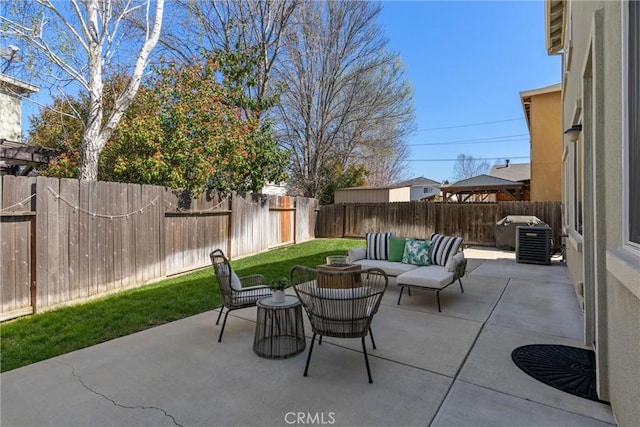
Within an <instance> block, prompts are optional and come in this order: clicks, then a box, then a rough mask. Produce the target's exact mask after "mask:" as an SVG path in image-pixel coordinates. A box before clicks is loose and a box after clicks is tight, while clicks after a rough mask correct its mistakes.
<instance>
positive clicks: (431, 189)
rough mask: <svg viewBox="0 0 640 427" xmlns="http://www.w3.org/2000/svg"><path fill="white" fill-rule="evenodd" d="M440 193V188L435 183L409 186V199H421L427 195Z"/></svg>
mask: <svg viewBox="0 0 640 427" xmlns="http://www.w3.org/2000/svg"><path fill="white" fill-rule="evenodd" d="M438 195H440V188H439V187H438V186H437V185H432V186H419V185H416V186H413V187H411V195H410V200H422V199H425V198H428V197H433V196H438Z"/></svg>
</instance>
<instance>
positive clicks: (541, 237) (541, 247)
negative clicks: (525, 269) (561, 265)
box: [516, 226, 551, 265]
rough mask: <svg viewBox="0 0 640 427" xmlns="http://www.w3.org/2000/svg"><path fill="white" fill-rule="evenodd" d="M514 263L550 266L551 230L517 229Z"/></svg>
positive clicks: (547, 228) (522, 227) (540, 228)
mask: <svg viewBox="0 0 640 427" xmlns="http://www.w3.org/2000/svg"><path fill="white" fill-rule="evenodd" d="M516 262H519V263H525V264H546V265H549V264H551V228H549V227H526V226H520V227H517V231H516Z"/></svg>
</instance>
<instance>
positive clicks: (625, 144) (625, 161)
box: [621, 1, 640, 255]
mask: <svg viewBox="0 0 640 427" xmlns="http://www.w3.org/2000/svg"><path fill="white" fill-rule="evenodd" d="M621 9H622V97H621V98H622V246H623V248H624V249H626V250H628V251H630V252H632V253H633V254H635V255H640V244H639V243H636V242H632V241H630V240H629V213H630V212H629V210H630V206H629V197H630V196H629V184H630V183H629V158H630V156H628V155H627V153H629V148H630V147H629V144H630V142H629V84H628V82H629V2H628V1H625V2H624V3H623V4H622V7H621ZM638 25H640V23H638Z"/></svg>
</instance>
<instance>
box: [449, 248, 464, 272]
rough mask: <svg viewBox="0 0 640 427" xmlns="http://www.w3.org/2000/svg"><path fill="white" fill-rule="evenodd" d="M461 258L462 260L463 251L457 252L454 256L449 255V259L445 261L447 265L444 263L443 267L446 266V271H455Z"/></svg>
mask: <svg viewBox="0 0 640 427" xmlns="http://www.w3.org/2000/svg"><path fill="white" fill-rule="evenodd" d="M463 260H464V252H458V253H457V254H455V255H454V256H452V257H449V260H448V261H447V265H445V267H444V268H446V269H447V271H449V272H454V271H456V268H457V267H458V264H460V263H461V262H462V261H463Z"/></svg>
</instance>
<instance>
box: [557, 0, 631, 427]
mask: <svg viewBox="0 0 640 427" xmlns="http://www.w3.org/2000/svg"><path fill="white" fill-rule="evenodd" d="M545 6H546V7H547V34H546V35H547V41H548V46H552V47H548V50H549V52H550V53H552V54H556V53H562V52H564V53H562V54H563V102H562V120H563V122H562V124H563V129H567V128H569V127H571V126H572V125H576V124H582V132H581V135H580V138H579V140H578V141H577V142H571V141H569V138H568V137H567V136H565V137H564V141H563V177H564V183H563V203H564V215H565V220H564V222H565V225H564V228H565V231H566V233H567V234H568V235H569V237H568V239H567V265H568V268H569V271H570V272H571V277H572V280H573V282H574V285H575V288H576V293H577V294H578V295H579V297H580V298H581V299H582V301H583V305H584V315H585V344H586V345H588V346H591V347H592V348H593V349H594V351H595V353H596V364H597V370H596V371H597V378H598V393H599V396H600V398H601V399H603V400H608V401H610V402H611V406H612V409H613V412H614V415H615V417H616V420H617V422H618V424H619V425H620V426H635V425H638V420H640V279H639V277H640V245H635V244H632V243H629V241H628V240H629V239H628V237H629V236H628V233H627V231H626V226H625V223H626V220H627V217H626V215H627V214H626V212H628V211H629V210H628V203H629V201H628V197H629V196H628V192H627V189H628V188H629V183H628V181H627V178H626V176H625V174H626V173H627V171H626V169H625V167H624V162H625V161H626V160H625V159H628V157H629V155H628V152H627V151H626V149H627V145H626V144H627V141H626V139H625V138H626V134H627V129H628V127H629V119H628V118H627V116H626V109H625V108H624V106H625V105H626V103H627V102H628V97H627V94H626V90H625V88H626V84H627V83H626V82H623V78H622V77H623V76H625V74H624V70H625V64H626V63H627V58H628V53H627V51H628V47H627V42H626V38H627V37H628V30H627V29H626V27H625V22H626V20H627V19H628V16H629V14H628V10H629V3H628V2H627V1H624V2H621V1H589V2H585V1H568V2H567V1H560V0H546V4H545ZM561 8H563V9H561ZM551 9H553V10H555V11H556V12H557V11H559V10H563V16H562V22H563V27H562V29H563V34H562V52H559V51H558V50H555V49H553V43H550V41H549V39H550V38H553V37H554V36H553V35H552V32H551V31H549V29H550V28H551V27H552V25H550V19H552V18H550V14H549V10H551ZM555 16H556V18H557V17H558V14H557V13H556V14H555ZM637 25H640V23H637ZM555 37H556V39H557V37H558V36H557V33H556V36H555ZM626 78H627V79H628V78H637V76H633V77H629V76H627V77H626ZM625 156H626V157H625ZM576 163H577V164H578V168H577V169H581V170H582V177H583V179H582V180H580V178H579V173H577V172H578V171H577V170H576V168H574V164H576ZM580 184H582V185H580ZM634 185H638V184H637V183H636V184H634ZM576 193H578V196H579V197H576ZM580 199H581V200H582V208H583V209H582V213H581V211H580V209H579V208H580V202H579V200H580ZM580 221H581V222H582V226H580V224H579V222H580Z"/></svg>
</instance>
